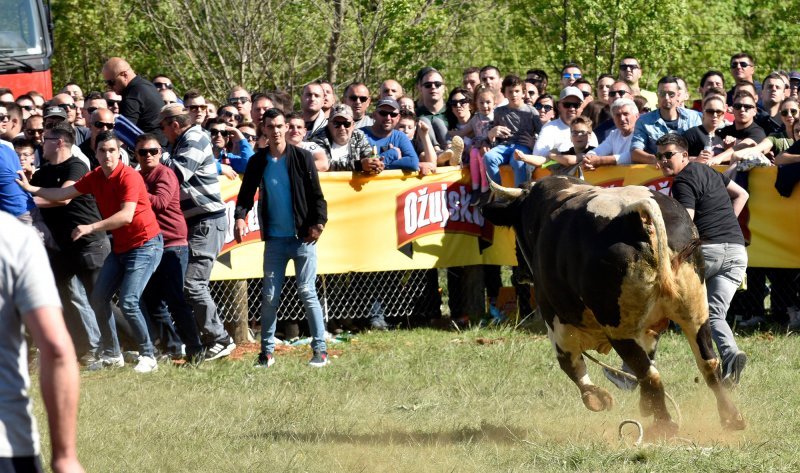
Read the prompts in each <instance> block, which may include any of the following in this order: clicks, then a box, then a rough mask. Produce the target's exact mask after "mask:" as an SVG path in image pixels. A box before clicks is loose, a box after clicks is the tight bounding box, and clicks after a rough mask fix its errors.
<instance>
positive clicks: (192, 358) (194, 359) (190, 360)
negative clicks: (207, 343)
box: [184, 347, 206, 367]
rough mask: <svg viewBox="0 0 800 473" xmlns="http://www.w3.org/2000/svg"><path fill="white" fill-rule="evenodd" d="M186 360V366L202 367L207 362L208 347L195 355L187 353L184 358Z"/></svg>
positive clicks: (202, 348)
mask: <svg viewBox="0 0 800 473" xmlns="http://www.w3.org/2000/svg"><path fill="white" fill-rule="evenodd" d="M184 359H185V360H186V365H189V366H194V367H197V366H200V365H201V364H202V363H203V362H204V361H205V360H206V347H201V348H200V350H199V351H197V352H195V353H187V354H186V356H185V357H184Z"/></svg>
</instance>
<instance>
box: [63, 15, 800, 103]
mask: <svg viewBox="0 0 800 473" xmlns="http://www.w3.org/2000/svg"><path fill="white" fill-rule="evenodd" d="M337 6H338V7H341V11H342V15H341V18H339V20H340V21H337V17H336V16H335V15H334V12H335V11H336V8H337ZM798 12H800V0H785V1H780V2H775V1H772V0H769V1H768V0H743V1H732V0H725V1H719V2H708V1H707V0H665V1H659V2H649V1H645V0H324V1H322V0H241V1H236V2H234V1H231V0H121V1H116V2H115V1H111V0H98V2H80V1H78V0H53V17H54V20H55V24H56V30H55V44H56V56H55V60H54V66H53V75H54V83H55V84H57V87H58V86H59V85H60V84H63V83H66V82H67V81H70V80H74V81H76V82H78V83H80V84H82V85H84V86H85V88H99V87H100V86H101V81H100V74H99V71H100V67H101V65H102V63H103V61H104V60H105V59H106V58H107V57H109V56H112V55H119V56H122V57H125V58H126V59H128V61H129V62H130V63H131V64H132V65H133V67H134V69H135V70H136V71H137V72H138V73H140V74H143V75H144V76H146V77H152V76H153V75H154V74H156V73H161V72H166V73H167V74H170V75H171V76H173V80H175V82H176V83H177V85H178V88H179V90H180V91H185V90H187V89H189V88H198V89H201V90H203V91H205V92H206V94H207V95H208V96H209V97H211V98H213V99H216V100H220V99H222V98H224V97H225V96H226V94H227V90H228V89H229V88H230V87H231V86H232V85H234V84H243V85H245V86H246V87H248V88H250V89H253V90H266V89H282V90H286V91H288V92H289V93H291V94H293V95H295V96H296V95H297V92H298V90H299V88H300V87H302V85H304V84H306V83H308V82H310V81H312V80H316V79H320V78H323V79H330V78H334V82H335V83H336V84H339V92H341V86H342V85H344V84H347V83H348V82H351V81H353V80H364V81H365V82H367V84H368V85H370V86H371V87H373V88H376V87H377V85H378V84H379V83H380V82H381V81H382V80H383V79H385V78H389V77H393V78H396V79H398V80H399V81H400V82H401V83H402V84H403V85H404V86H405V87H406V88H408V87H411V86H413V78H414V74H415V72H416V70H418V69H419V68H420V67H423V66H427V65H430V66H434V67H436V68H438V69H440V70H441V71H442V73H443V75H444V76H445V78H446V80H447V82H448V83H449V84H451V85H453V84H455V83H458V82H460V80H461V71H462V70H463V69H464V68H466V67H468V66H482V65H485V64H493V65H496V66H497V67H499V68H500V70H501V71H502V72H503V73H504V74H505V73H511V72H514V73H517V74H520V75H523V74H524V73H525V71H526V70H527V69H529V68H539V67H540V68H543V69H545V70H547V71H548V72H550V73H551V77H554V78H555V77H556V76H557V74H556V73H557V72H558V71H559V70H560V68H561V66H562V65H563V64H564V63H566V62H569V61H575V62H577V63H578V64H580V65H581V67H582V68H583V70H584V73H585V74H586V76H587V77H588V78H593V77H597V76H598V75H599V74H601V73H605V72H610V73H612V74H616V72H617V70H616V66H617V64H618V62H619V60H620V58H621V57H622V56H624V55H633V56H636V57H637V58H638V59H639V61H640V62H641V63H642V65H643V72H644V76H643V78H642V85H643V86H644V87H646V88H650V89H653V88H654V86H655V83H656V82H657V80H658V78H659V77H661V76H662V75H665V74H667V73H671V74H677V75H680V76H682V77H684V78H686V79H687V82H688V83H689V85H690V89H693V88H694V87H696V84H697V81H698V80H699V78H700V76H701V75H702V74H703V73H704V72H705V71H706V70H709V69H718V70H721V71H723V72H725V74H726V76H727V79H728V80H729V81H730V80H731V77H730V75H729V70H728V67H727V62H728V59H729V58H730V55H731V54H733V53H735V52H738V51H740V50H744V51H748V52H751V53H752V54H754V56H755V57H756V61H757V64H758V69H757V76H758V77H759V78H763V76H765V75H766V74H767V73H768V72H769V71H770V70H772V69H786V70H789V69H797V68H798V66H800V58H798V56H797V51H798V50H800V13H798ZM331 51H334V52H335V53H334V54H331ZM557 87H558V81H557V80H551V89H552V90H550V92H555V91H556V88H557Z"/></svg>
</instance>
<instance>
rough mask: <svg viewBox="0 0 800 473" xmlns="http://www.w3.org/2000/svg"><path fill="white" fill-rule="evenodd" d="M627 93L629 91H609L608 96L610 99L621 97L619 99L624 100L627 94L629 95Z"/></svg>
mask: <svg viewBox="0 0 800 473" xmlns="http://www.w3.org/2000/svg"><path fill="white" fill-rule="evenodd" d="M627 93H628V91H627V90H609V91H608V96H609V97H619V98H622V97H625V94H627Z"/></svg>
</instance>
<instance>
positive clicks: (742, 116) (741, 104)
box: [718, 91, 782, 154]
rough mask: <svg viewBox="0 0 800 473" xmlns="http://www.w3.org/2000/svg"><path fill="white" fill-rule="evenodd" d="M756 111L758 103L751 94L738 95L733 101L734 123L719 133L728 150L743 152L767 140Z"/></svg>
mask: <svg viewBox="0 0 800 473" xmlns="http://www.w3.org/2000/svg"><path fill="white" fill-rule="evenodd" d="M781 93H782V91H781ZM756 110H757V107H756V101H755V99H754V98H753V97H752V96H751V95H750V94H749V93H746V92H742V93H739V94H736V96H735V97H734V99H733V123H732V124H731V125H728V126H726V127H724V128H723V129H722V130H720V131H719V133H718V134H719V136H720V138H722V141H723V142H724V143H725V145H726V148H732V149H733V150H734V151H740V152H741V151H742V150H744V149H747V148H752V147H754V146H756V145H757V144H759V143H761V142H762V141H763V140H765V139H766V138H767V134H766V133H764V129H763V128H761V127H760V126H758V124H757V123H756V122H755V116H756ZM739 154H741V153H739Z"/></svg>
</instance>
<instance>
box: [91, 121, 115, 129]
mask: <svg viewBox="0 0 800 473" xmlns="http://www.w3.org/2000/svg"><path fill="white" fill-rule="evenodd" d="M94 127H95V128H105V129H107V130H113V129H114V124H113V123H106V122H101V121H96V122H94Z"/></svg>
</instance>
